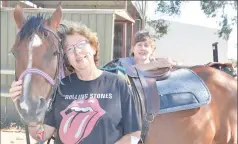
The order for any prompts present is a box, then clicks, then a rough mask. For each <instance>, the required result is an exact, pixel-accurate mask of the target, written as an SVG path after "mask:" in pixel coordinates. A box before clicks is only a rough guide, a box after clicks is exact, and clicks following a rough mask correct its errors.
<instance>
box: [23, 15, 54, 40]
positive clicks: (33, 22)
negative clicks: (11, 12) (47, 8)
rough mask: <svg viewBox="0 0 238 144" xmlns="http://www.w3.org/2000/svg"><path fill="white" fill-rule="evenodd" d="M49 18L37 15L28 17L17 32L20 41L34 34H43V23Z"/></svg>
mask: <svg viewBox="0 0 238 144" xmlns="http://www.w3.org/2000/svg"><path fill="white" fill-rule="evenodd" d="M50 18H51V17H47V16H46V15H45V14H40V13H38V14H37V16H28V17H27V20H26V23H25V24H24V26H23V27H22V29H21V31H20V32H19V34H18V35H19V37H20V40H23V39H25V38H27V37H30V36H32V34H33V33H35V32H43V29H44V25H43V22H44V21H48V20H49V19H50Z"/></svg>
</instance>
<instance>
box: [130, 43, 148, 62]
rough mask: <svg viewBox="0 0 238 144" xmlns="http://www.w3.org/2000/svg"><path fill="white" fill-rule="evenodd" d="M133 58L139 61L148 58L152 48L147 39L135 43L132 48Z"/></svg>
mask: <svg viewBox="0 0 238 144" xmlns="http://www.w3.org/2000/svg"><path fill="white" fill-rule="evenodd" d="M133 53H134V58H135V59H137V60H140V61H147V60H149V58H150V56H151V55H152V48H151V45H150V43H149V41H142V42H138V43H136V45H135V46H134V49H133Z"/></svg>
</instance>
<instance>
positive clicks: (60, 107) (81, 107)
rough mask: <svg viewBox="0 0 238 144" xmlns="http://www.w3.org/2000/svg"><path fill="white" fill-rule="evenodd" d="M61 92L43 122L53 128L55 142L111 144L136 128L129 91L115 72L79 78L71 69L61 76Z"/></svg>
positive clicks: (66, 143) (136, 129) (58, 143)
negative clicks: (85, 79)
mask: <svg viewBox="0 0 238 144" xmlns="http://www.w3.org/2000/svg"><path fill="white" fill-rule="evenodd" d="M61 92H62V94H63V95H64V96H60V95H57V96H56V99H55V101H54V103H53V105H52V111H50V112H48V113H47V114H46V116H45V122H44V123H45V124H47V125H49V126H52V127H55V128H56V129H57V137H56V143H57V144H60V143H64V144H114V143H115V142H116V141H117V140H119V139H120V138H122V137H123V136H124V135H126V134H128V133H131V132H135V131H139V130H140V125H139V120H138V116H137V113H136V109H135V104H134V101H133V98H132V93H131V91H130V89H129V87H128V85H127V84H126V82H125V80H123V79H122V78H121V77H119V76H118V75H116V74H113V73H109V72H106V71H104V72H103V73H102V75H101V76H99V77H98V78H97V79H95V80H92V81H82V80H80V79H78V77H77V75H76V74H75V73H74V74H71V75H70V76H68V77H66V78H64V79H63V80H62V84H61Z"/></svg>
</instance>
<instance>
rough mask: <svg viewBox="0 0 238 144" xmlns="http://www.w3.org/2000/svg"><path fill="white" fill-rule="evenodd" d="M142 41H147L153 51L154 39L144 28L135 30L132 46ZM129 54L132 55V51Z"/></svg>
mask: <svg viewBox="0 0 238 144" xmlns="http://www.w3.org/2000/svg"><path fill="white" fill-rule="evenodd" d="M143 41H149V43H150V46H151V48H152V51H153V52H154V50H155V48H156V47H155V40H154V38H153V37H152V35H151V34H150V33H149V32H148V31H146V30H141V31H138V32H136V34H135V37H134V41H133V46H135V45H136V44H137V43H138V42H143ZM131 55H132V56H134V53H133V52H132V54H131Z"/></svg>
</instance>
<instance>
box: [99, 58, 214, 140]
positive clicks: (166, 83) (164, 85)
mask: <svg viewBox="0 0 238 144" xmlns="http://www.w3.org/2000/svg"><path fill="white" fill-rule="evenodd" d="M154 62H155V63H153V62H152V63H150V64H146V65H143V64H142V65H135V62H134V58H131V57H127V58H120V59H114V60H113V61H111V62H109V63H108V64H106V65H105V66H104V67H103V68H102V69H103V70H106V71H110V72H113V73H117V74H119V75H121V76H123V78H124V79H125V80H126V81H127V83H128V85H129V86H130V87H131V90H132V93H133V95H132V96H133V99H134V101H135V104H136V109H137V112H138V115H139V119H140V122H141V125H142V134H141V139H142V141H144V140H145V137H146V135H147V132H148V130H149V125H150V123H151V122H152V121H153V120H154V117H155V116H157V115H158V114H164V113H169V112H176V111H181V110H186V109H192V108H197V107H200V106H202V105H204V104H207V103H209V102H210V98H211V97H210V94H209V91H208V90H207V88H206V86H205V84H204V83H203V81H202V80H201V79H200V78H199V77H198V76H197V75H196V74H195V73H193V72H192V71H191V70H189V69H179V70H177V69H176V70H174V69H173V68H172V67H171V66H170V64H169V63H167V64H166V61H164V60H162V61H154ZM160 62H163V65H160V67H158V63H160ZM142 143H143V142H142Z"/></svg>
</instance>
